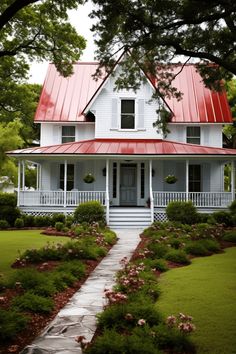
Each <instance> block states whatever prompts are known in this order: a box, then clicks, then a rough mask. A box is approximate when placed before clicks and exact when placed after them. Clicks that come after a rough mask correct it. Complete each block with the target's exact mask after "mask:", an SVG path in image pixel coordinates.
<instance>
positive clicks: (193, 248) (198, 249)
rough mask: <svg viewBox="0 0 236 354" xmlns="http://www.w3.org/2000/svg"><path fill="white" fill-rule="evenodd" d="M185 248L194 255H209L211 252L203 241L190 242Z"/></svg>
mask: <svg viewBox="0 0 236 354" xmlns="http://www.w3.org/2000/svg"><path fill="white" fill-rule="evenodd" d="M184 250H185V252H187V253H188V254H192V255H194V256H209V255H210V252H209V251H208V250H207V248H206V247H205V246H204V245H203V244H202V243H201V241H193V242H189V243H188V244H187V246H186V247H185V249H184Z"/></svg>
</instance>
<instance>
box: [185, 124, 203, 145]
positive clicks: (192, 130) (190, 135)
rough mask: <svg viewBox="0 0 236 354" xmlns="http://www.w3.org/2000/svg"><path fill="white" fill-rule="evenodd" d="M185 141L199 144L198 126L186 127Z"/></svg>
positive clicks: (199, 133) (199, 132) (199, 131)
mask: <svg viewBox="0 0 236 354" xmlns="http://www.w3.org/2000/svg"><path fill="white" fill-rule="evenodd" d="M186 137H187V139H186V141H187V143H189V144H196V145H200V144H201V129H200V127H187V131H186Z"/></svg>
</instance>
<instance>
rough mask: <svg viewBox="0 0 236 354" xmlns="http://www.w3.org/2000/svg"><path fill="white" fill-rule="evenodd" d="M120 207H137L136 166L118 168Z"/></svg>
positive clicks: (126, 165)
mask: <svg viewBox="0 0 236 354" xmlns="http://www.w3.org/2000/svg"><path fill="white" fill-rule="evenodd" d="M120 205H124V206H131V205H137V165H133V164H121V166H120Z"/></svg>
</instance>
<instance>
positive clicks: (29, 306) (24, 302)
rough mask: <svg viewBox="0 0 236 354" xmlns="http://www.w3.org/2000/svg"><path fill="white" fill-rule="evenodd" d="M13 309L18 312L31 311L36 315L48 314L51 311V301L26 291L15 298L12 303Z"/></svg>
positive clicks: (52, 305)
mask: <svg viewBox="0 0 236 354" xmlns="http://www.w3.org/2000/svg"><path fill="white" fill-rule="evenodd" d="M12 305H13V307H15V308H16V309H18V310H20V311H31V312H36V313H50V312H52V310H53V307H54V304H53V300H52V299H49V298H45V297H43V296H39V295H36V294H34V293H33V292H31V291H27V292H26V293H25V294H23V295H20V296H17V297H15V298H14V299H13V301H12Z"/></svg>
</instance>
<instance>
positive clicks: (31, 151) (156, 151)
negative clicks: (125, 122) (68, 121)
mask: <svg viewBox="0 0 236 354" xmlns="http://www.w3.org/2000/svg"><path fill="white" fill-rule="evenodd" d="M8 154H9V155H13V156H18V157H19V156H20V155H22V156H29V155H30V156H33V155H34V156H36V155H37V156H39V155H50V156H57V155H73V156H75V155H84V156H88V155H100V156H101V155H115V156H118V155H139V156H140V155H156V156H162V155H163V156H167V155H174V156H177V155H185V156H186V155H189V156H190V155H191V156H192V155H194V156H196V155H225V156H226V155H227V156H236V149H224V148H216V147H208V146H201V145H193V144H185V143H179V142H174V141H168V140H161V139H93V140H84V141H76V142H72V143H66V144H60V145H51V146H41V147H35V148H28V149H22V150H14V151H10V152H8Z"/></svg>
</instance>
